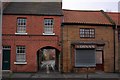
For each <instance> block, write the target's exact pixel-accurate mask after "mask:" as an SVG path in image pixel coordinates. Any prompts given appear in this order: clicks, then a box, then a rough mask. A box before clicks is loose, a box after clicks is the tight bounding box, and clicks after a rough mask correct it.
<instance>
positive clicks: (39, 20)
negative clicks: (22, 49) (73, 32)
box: [2, 15, 61, 72]
mask: <svg viewBox="0 0 120 80" xmlns="http://www.w3.org/2000/svg"><path fill="white" fill-rule="evenodd" d="M17 17H26V18H27V27H26V32H27V33H28V34H27V35H15V33H16V28H17V25H16V22H17ZM44 18H53V19H54V33H55V35H53V36H44V35H42V34H43V29H44ZM60 26H61V17H60V16H21V15H4V16H3V37H2V38H3V43H2V44H3V45H10V46H11V66H10V67H11V68H10V69H11V71H13V72H36V71H37V51H38V50H39V49H40V48H42V47H46V46H51V47H54V48H56V49H58V50H59V51H60V49H61V47H60V46H59V41H60V30H61V27H60ZM17 45H24V46H26V60H27V64H26V65H16V64H14V62H15V61H16V46H17Z"/></svg>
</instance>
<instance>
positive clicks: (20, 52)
mask: <svg viewBox="0 0 120 80" xmlns="http://www.w3.org/2000/svg"><path fill="white" fill-rule="evenodd" d="M25 61H26V48H25V46H17V47H16V62H25Z"/></svg>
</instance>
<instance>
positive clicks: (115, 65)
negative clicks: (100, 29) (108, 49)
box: [114, 24, 118, 72]
mask: <svg viewBox="0 0 120 80" xmlns="http://www.w3.org/2000/svg"><path fill="white" fill-rule="evenodd" d="M116 30H117V24H115V29H114V72H116V67H118V63H116V62H118V58H117V57H118V55H117V54H118V51H117V47H116V46H117V45H118V44H117V40H116V37H118V36H116ZM116 56H117V57H116ZM116 59H117V60H116Z"/></svg>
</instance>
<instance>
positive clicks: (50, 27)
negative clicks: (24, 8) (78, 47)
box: [43, 18, 55, 35]
mask: <svg viewBox="0 0 120 80" xmlns="http://www.w3.org/2000/svg"><path fill="white" fill-rule="evenodd" d="M53 31H54V19H52V18H46V19H44V33H43V35H55V33H54V32H53Z"/></svg>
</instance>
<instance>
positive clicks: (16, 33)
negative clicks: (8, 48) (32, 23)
mask: <svg viewBox="0 0 120 80" xmlns="http://www.w3.org/2000/svg"><path fill="white" fill-rule="evenodd" d="M15 34H16V35H27V34H28V33H15Z"/></svg>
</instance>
